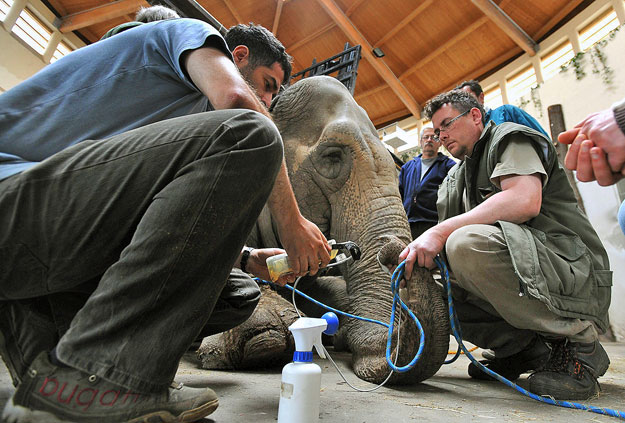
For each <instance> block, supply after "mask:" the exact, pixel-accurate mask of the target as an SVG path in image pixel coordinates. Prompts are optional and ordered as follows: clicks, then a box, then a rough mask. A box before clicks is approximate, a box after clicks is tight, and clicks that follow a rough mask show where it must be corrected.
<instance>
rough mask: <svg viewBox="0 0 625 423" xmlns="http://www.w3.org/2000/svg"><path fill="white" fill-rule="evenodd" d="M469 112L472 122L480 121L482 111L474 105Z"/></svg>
mask: <svg viewBox="0 0 625 423" xmlns="http://www.w3.org/2000/svg"><path fill="white" fill-rule="evenodd" d="M469 113H470V114H471V119H473V122H475V123H476V124H477V123H482V112H480V109H478V108H477V107H474V108H472V109H471V111H470V112H469Z"/></svg>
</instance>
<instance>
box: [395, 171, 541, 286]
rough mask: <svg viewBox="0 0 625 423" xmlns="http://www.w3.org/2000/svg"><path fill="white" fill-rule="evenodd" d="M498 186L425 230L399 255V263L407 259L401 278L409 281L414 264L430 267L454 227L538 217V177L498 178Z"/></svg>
mask: <svg viewBox="0 0 625 423" xmlns="http://www.w3.org/2000/svg"><path fill="white" fill-rule="evenodd" d="M500 183H501V189H502V191H500V192H498V193H496V194H493V195H492V196H491V197H489V198H488V199H487V200H485V201H484V202H483V203H482V204H480V205H479V206H477V207H475V208H474V209H472V210H470V211H468V212H466V213H463V214H460V215H458V216H455V217H452V218H450V219H447V220H445V221H443V222H441V223H439V224H438V225H436V226H434V227H433V228H431V229H428V230H427V231H425V232H424V233H423V235H421V236H420V237H419V238H417V239H415V240H414V241H412V242H411V243H410V244H409V245H408V246H407V247H406V248H405V249H404V251H402V252H401V254H400V255H399V260H400V262H401V261H403V260H407V261H406V269H405V275H406V276H405V279H407V280H409V279H410V276H411V275H412V269H413V267H414V266H415V265H418V266H421V267H427V268H433V267H434V257H436V255H437V254H438V253H440V252H441V251H442V250H443V248H444V247H445V243H446V242H447V238H449V236H450V235H451V234H452V232H453V231H455V230H456V229H458V228H461V227H463V226H466V225H471V224H485V225H492V224H494V223H495V222H497V221H498V220H503V221H507V222H513V223H523V222H526V221H528V220H529V219H531V218H533V217H535V216H537V215H538V213H539V212H540V207H541V205H542V179H541V175H540V174H538V173H536V174H533V175H509V176H501V177H500Z"/></svg>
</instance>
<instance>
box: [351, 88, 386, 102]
mask: <svg viewBox="0 0 625 423" xmlns="http://www.w3.org/2000/svg"><path fill="white" fill-rule="evenodd" d="M387 88H389V86H388V85H386V84H382V85H378V86H377V87H375V88H371V89H369V90H367V91H363V92H361V93H360V94H358V95H356V96H354V99H355V100H356V101H359V100H362V99H363V98H366V97H369V96H370V95H373V94H377V93H379V92H380V91H382V90H385V89H387Z"/></svg>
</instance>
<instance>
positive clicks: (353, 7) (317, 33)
mask: <svg viewBox="0 0 625 423" xmlns="http://www.w3.org/2000/svg"><path fill="white" fill-rule="evenodd" d="M363 1H365V0H356V1H355V2H354V3H352V5H351V6H350V7H349V9H347V12H346V13H345V14H346V15H347V16H351V15H352V13H354V11H355V10H356V8H358V6H360V5H361V4H362V2H363ZM335 26H336V23H334V22H330V23H329V24H327V25H325V26H323V27H322V28H320V29H318V30H317V31H315V32H314V33H312V34H310V35H308V36H307V37H304V38H302V39H301V40H299V41H296V42H295V43H293V44H291V45H290V46H288V47H286V51H292V50H295V49H296V48H299V47H301V46H303V45H305V44H307V43H308V42H309V41H311V40H314V39H315V38H317V37H320V36H322V35H323V34H325V33H326V32H328V31H329V30H331V29H332V28H334V27H335Z"/></svg>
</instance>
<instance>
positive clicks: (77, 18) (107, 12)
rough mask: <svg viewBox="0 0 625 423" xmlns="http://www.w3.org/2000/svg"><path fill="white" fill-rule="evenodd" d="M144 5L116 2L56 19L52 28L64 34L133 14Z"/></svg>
mask: <svg viewBox="0 0 625 423" xmlns="http://www.w3.org/2000/svg"><path fill="white" fill-rule="evenodd" d="M146 5H147V3H146V2H145V1H144V0H118V1H114V2H112V3H107V4H105V5H103V6H98V7H94V8H93V9H88V10H85V11H83V12H78V13H73V14H71V15H68V16H64V17H62V18H60V19H56V20H55V21H54V26H56V27H57V28H58V29H59V31H60V32H62V33H64V34H66V33H68V32H72V31H75V30H77V29H81V28H85V27H87V26H91V25H94V24H97V23H100V22H106V21H109V20H111V19H115V18H118V17H120V16H124V15H126V14H128V13H134V12H136V11H137V9H139V8H140V7H141V6H146Z"/></svg>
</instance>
